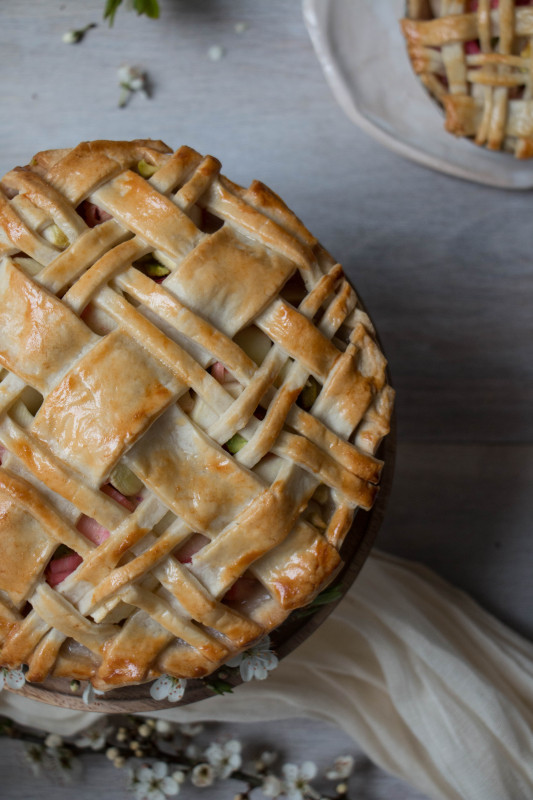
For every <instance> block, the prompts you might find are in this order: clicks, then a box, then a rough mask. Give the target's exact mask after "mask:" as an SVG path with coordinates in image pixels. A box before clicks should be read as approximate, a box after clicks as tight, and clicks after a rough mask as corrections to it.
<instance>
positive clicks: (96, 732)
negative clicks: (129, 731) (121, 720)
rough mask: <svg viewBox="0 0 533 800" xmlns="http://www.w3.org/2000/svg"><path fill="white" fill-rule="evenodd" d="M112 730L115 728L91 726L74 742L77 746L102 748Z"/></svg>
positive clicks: (93, 748)
mask: <svg viewBox="0 0 533 800" xmlns="http://www.w3.org/2000/svg"><path fill="white" fill-rule="evenodd" d="M112 731H113V728H109V727H105V726H103V725H95V726H94V727H93V728H89V730H88V731H85V733H84V734H83V736H80V738H79V739H76V741H75V742H74V744H75V745H76V746H77V747H89V748H90V749H91V750H101V749H102V748H103V747H104V745H105V743H106V740H107V737H108V736H109V734H110V733H111V732H112Z"/></svg>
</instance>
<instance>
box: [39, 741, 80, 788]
mask: <svg viewBox="0 0 533 800" xmlns="http://www.w3.org/2000/svg"><path fill="white" fill-rule="evenodd" d="M48 753H49V755H50V761H49V765H50V766H49V767H48V764H47V768H49V769H50V770H51V771H52V772H53V773H55V775H56V778H57V779H58V780H59V781H60V782H61V783H63V784H70V783H74V782H75V781H76V780H77V779H78V778H79V776H80V775H81V772H82V766H81V761H80V760H79V759H78V758H76V757H75V756H74V754H73V752H72V751H71V750H69V749H68V747H58V748H53V749H50V750H48Z"/></svg>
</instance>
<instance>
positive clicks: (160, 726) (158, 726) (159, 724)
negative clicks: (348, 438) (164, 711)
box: [155, 719, 172, 736]
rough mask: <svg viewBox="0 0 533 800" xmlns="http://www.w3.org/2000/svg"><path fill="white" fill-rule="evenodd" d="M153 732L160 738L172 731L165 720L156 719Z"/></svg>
mask: <svg viewBox="0 0 533 800" xmlns="http://www.w3.org/2000/svg"><path fill="white" fill-rule="evenodd" d="M155 730H156V732H157V733H160V734H161V735H162V736H167V735H168V734H169V733H171V731H172V725H171V724H170V722H168V721H167V720H166V719H156V721H155Z"/></svg>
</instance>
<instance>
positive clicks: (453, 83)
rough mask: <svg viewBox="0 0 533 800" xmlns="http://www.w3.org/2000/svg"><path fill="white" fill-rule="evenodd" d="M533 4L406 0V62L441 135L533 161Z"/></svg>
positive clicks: (527, 0)
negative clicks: (440, 123) (439, 110)
mask: <svg viewBox="0 0 533 800" xmlns="http://www.w3.org/2000/svg"><path fill="white" fill-rule="evenodd" d="M532 5H533V0H456V1H455V2H449V1H448V0H408V2H407V13H406V18H405V19H403V20H402V22H401V24H402V29H403V33H404V36H405V38H406V40H407V49H408V53H409V58H410V59H411V64H412V66H413V69H414V71H415V72H416V73H417V75H418V76H419V77H420V79H421V81H422V83H423V84H424V86H425V87H426V88H427V89H428V90H429V92H430V93H431V94H432V95H433V97H434V98H435V99H436V100H437V101H438V102H439V103H440V105H441V106H442V107H443V109H444V111H445V115H446V121H445V127H446V130H447V131H449V132H450V133H453V134H455V135H456V136H464V137H467V138H469V139H471V140H473V141H474V142H475V143H476V144H478V145H480V146H482V147H486V148H488V149H489V150H504V151H508V152H511V153H514V154H515V155H516V156H517V157H518V158H531V156H533V99H532V88H533V86H532V76H533V49H532V41H533V39H532V37H533V7H531V6H532Z"/></svg>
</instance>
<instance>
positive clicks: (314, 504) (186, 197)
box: [0, 140, 393, 688]
mask: <svg viewBox="0 0 533 800" xmlns="http://www.w3.org/2000/svg"><path fill="white" fill-rule="evenodd" d="M152 173H153V174H152ZM143 176H144V177H143ZM96 222H98V223H99V224H95V223H96ZM154 265H155V269H154ZM154 277H155V278H156V280H154V279H153V278H154ZM0 366H1V367H2V371H1V372H0V444H1V447H2V450H1V460H2V464H1V466H0V550H1V553H2V557H1V559H0V645H1V647H0V664H2V665H5V666H6V667H16V666H18V665H19V664H21V663H22V664H27V665H28V666H29V672H28V675H27V677H28V679H29V680H31V681H41V680H43V679H44V678H45V677H46V676H48V675H54V676H62V677H73V678H88V679H90V680H92V682H93V683H94V685H95V686H98V687H100V688H110V687H117V686H123V685H126V684H134V683H140V682H143V681H146V680H149V679H152V678H154V677H156V676H157V675H159V674H161V673H168V674H171V675H173V676H176V677H183V678H187V677H199V676H202V675H205V674H208V673H210V672H212V671H213V670H214V669H215V668H216V667H217V666H219V665H220V664H221V663H224V662H225V661H227V660H229V658H230V657H233V655H234V654H235V653H236V652H238V651H240V650H242V649H244V648H246V647H247V646H249V645H250V644H251V643H253V642H254V641H256V640H258V639H259V638H261V637H262V636H263V635H264V634H265V632H267V631H270V630H271V629H272V628H274V627H275V626H277V625H279V624H280V622H282V621H283V620H284V619H285V618H286V616H287V615H288V614H289V613H290V611H291V610H292V609H294V608H297V607H299V606H302V605H305V604H307V603H308V602H309V601H310V600H311V599H312V598H313V597H314V596H315V594H316V593H317V592H318V591H319V590H320V589H321V588H322V587H323V586H324V585H326V584H327V583H328V581H330V580H331V578H332V577H333V576H334V574H335V573H336V571H337V570H338V568H339V565H340V556H339V552H338V551H339V548H340V545H341V543H342V541H343V539H344V537H345V535H346V533H347V531H348V530H349V528H350V524H351V520H352V517H353V514H354V511H355V509H357V508H358V507H362V508H365V509H368V508H369V507H371V505H372V503H373V501H374V498H375V495H376V492H377V484H378V481H379V474H380V468H381V466H382V465H381V463H380V462H379V461H378V460H377V459H376V458H375V457H374V455H373V454H374V452H375V451H376V448H377V446H378V444H379V442H380V441H381V439H382V437H383V436H384V435H385V434H386V433H387V432H388V429H389V419H390V414H391V407H392V398H393V392H392V389H391V388H390V387H389V386H388V385H387V379H386V371H385V368H386V362H385V359H384V357H383V355H382V353H381V351H380V349H379V347H378V345H377V344H376V341H375V339H374V331H373V328H372V324H371V322H370V320H369V318H368V316H367V314H366V313H365V312H364V311H363V310H362V308H361V307H360V305H359V303H358V300H357V297H356V295H355V293H354V291H353V289H352V288H351V287H350V286H349V285H348V283H347V282H346V280H345V279H344V278H343V273H342V270H341V267H340V266H339V265H338V264H336V263H335V262H334V261H333V260H332V259H331V257H330V256H329V255H328V254H327V253H326V252H325V251H324V249H323V248H322V247H321V246H320V245H319V244H318V242H317V241H316V239H315V238H314V237H313V236H312V235H311V234H310V233H309V232H308V231H307V230H306V228H305V227H304V226H303V225H302V223H301V222H300V221H299V220H298V219H297V218H296V216H295V215H294V214H293V213H292V212H291V211H289V209H288V208H287V207H286V206H285V204H284V203H283V202H282V201H281V199H280V198H279V197H278V196H277V195H275V194H274V193H273V192H271V191H270V190H269V189H268V188H267V187H266V186H264V185H263V184H261V183H259V182H253V183H252V185H251V186H250V188H249V189H246V190H245V189H243V188H241V187H240V186H237V185H235V184H233V183H231V182H230V181H229V180H228V179H226V178H225V177H223V176H222V175H220V163H219V162H218V161H217V160H216V159H215V158H212V157H211V156H206V157H205V158H204V157H202V156H200V155H199V154H198V153H196V152H195V151H194V150H191V149H190V148H188V147H181V148H180V149H179V150H178V151H177V152H175V153H172V151H171V150H169V149H168V148H167V147H166V146H165V145H164V144H163V143H162V142H159V141H144V140H142V141H141V140H139V141H133V142H107V141H98V142H89V143H83V144H80V145H79V146H78V147H76V148H74V149H65V150H51V151H46V152H42V153H39V154H38V155H37V156H35V158H34V159H33V160H32V162H31V165H30V166H27V167H23V168H17V169H14V170H13V171H11V172H9V173H8V174H7V175H6V176H5V177H4V178H3V180H2V182H1V184H0ZM228 442H229V443H230V444H228ZM230 450H231V451H233V452H229V451H230ZM124 481H126V483H127V485H128V486H130V487H133V489H132V490H131V491H129V492H128V491H127V488H126V489H125V488H124V486H123V483H124ZM132 482H133V483H132ZM110 484H112V485H110ZM113 485H114V486H115V488H113ZM117 489H118V491H117ZM58 548H59V549H58ZM65 548H68V550H67V551H66V552H67V555H66V556H65V555H64V553H65ZM73 562H74V564H73Z"/></svg>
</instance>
